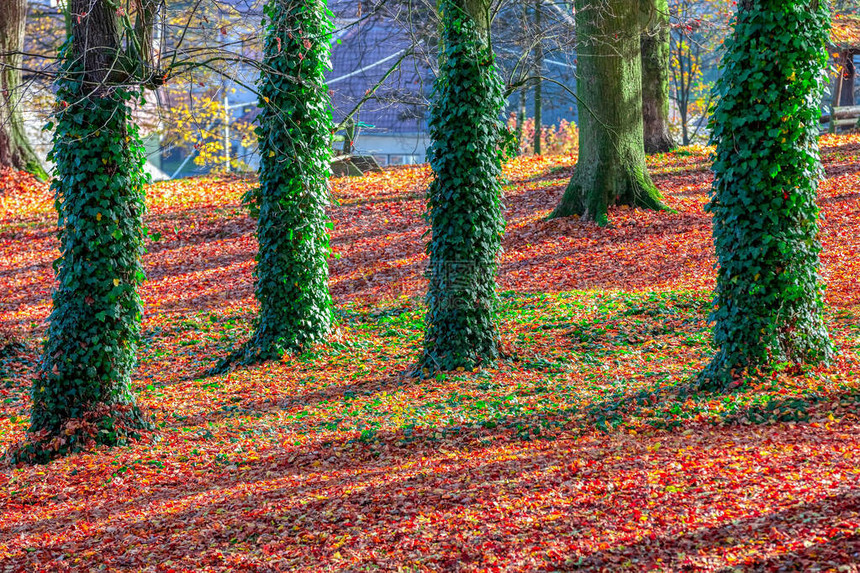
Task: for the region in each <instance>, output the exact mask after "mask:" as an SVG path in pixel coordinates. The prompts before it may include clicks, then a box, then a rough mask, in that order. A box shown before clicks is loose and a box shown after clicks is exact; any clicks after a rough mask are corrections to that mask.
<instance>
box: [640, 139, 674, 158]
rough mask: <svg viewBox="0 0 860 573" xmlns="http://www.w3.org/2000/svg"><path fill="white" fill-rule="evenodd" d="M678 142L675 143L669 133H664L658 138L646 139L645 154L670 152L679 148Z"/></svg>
mask: <svg viewBox="0 0 860 573" xmlns="http://www.w3.org/2000/svg"><path fill="white" fill-rule="evenodd" d="M677 147H678V144H677V143H675V142H674V141H673V140H672V138H671V137H670V136H669V135H664V136H663V137H660V138H657V139H646V140H645V154H646V155H655V154H657V153H669V152H670V151H672V150H674V149H677Z"/></svg>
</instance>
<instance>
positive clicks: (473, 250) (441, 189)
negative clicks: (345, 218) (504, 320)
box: [421, 0, 505, 371]
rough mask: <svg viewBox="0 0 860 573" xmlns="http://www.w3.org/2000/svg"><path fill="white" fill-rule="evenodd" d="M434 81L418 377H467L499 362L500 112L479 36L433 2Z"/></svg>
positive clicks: (462, 15) (482, 34) (455, 11)
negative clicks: (436, 23) (436, 38)
mask: <svg viewBox="0 0 860 573" xmlns="http://www.w3.org/2000/svg"><path fill="white" fill-rule="evenodd" d="M440 8H441V12H442V32H441V36H442V37H441V45H442V48H441V53H440V72H439V76H438V79H437V80H436V83H435V86H434V94H433V103H432V106H431V108H430V117H429V131H430V139H431V144H430V147H429V160H430V166H431V167H432V169H433V173H434V174H435V178H434V180H433V182H432V183H431V185H430V188H429V191H428V200H427V212H426V215H425V216H426V219H427V221H428V223H429V225H430V233H431V237H430V241H429V243H428V244H427V253H428V254H429V256H430V265H429V269H428V272H427V275H428V278H429V280H430V283H429V288H428V291H427V297H426V301H427V315H426V318H425V322H426V328H425V336H424V355H423V359H422V361H421V368H422V369H425V370H429V371H433V370H453V369H457V368H465V369H472V368H474V367H477V366H478V365H480V364H484V363H488V362H492V361H493V360H495V359H496V358H497V357H498V355H499V350H498V346H497V339H498V334H497V326H496V322H495V320H496V318H495V311H496V306H497V297H496V278H495V276H496V256H497V254H498V252H499V249H500V246H501V238H502V234H503V231H504V219H503V217H502V211H501V196H500V183H499V176H500V175H501V163H502V149H501V146H502V143H503V141H502V140H503V137H504V133H505V129H504V125H503V123H502V121H501V119H500V114H501V111H502V109H503V108H504V105H505V99H504V95H503V85H502V80H501V78H500V76H499V74H498V72H497V70H496V66H495V61H494V57H493V53H492V50H491V48H490V45H489V41H488V37H487V36H488V34H489V31H488V30H479V29H478V27H477V25H476V23H475V21H474V20H473V19H472V18H471V17H470V16H469V14H467V13H466V12H465V11H464V10H463V9H461V8H460V7H459V6H458V5H457V4H456V3H454V2H453V1H452V0H443V2H442V3H441V5H440Z"/></svg>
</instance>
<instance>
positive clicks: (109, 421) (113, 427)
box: [5, 404, 152, 465]
mask: <svg viewBox="0 0 860 573" xmlns="http://www.w3.org/2000/svg"><path fill="white" fill-rule="evenodd" d="M150 430H152V424H150V423H149V422H148V421H147V420H146V419H145V418H144V416H143V414H142V412H141V411H140V408H138V407H137V406H136V405H134V404H98V405H97V406H95V407H93V408H92V409H90V410H88V411H87V412H86V413H85V414H84V416H83V417H82V418H76V419H73V420H67V421H66V422H65V423H63V425H62V426H61V427H58V428H43V429H33V428H31V429H30V433H29V435H28V436H27V438H26V439H25V440H24V441H23V442H21V443H18V444H15V445H13V446H12V447H10V448H9V450H7V451H6V453H5V457H6V458H7V459H8V460H9V462H10V463H12V464H13V465H14V464H46V463H48V462H50V461H51V460H54V459H56V458H59V457H62V456H65V455H68V454H73V453H77V452H83V451H89V450H92V449H94V448H96V447H98V446H109V447H113V446H124V445H128V444H129V443H131V442H134V441H137V440H140V439H141V438H142V437H143V435H144V434H145V433H146V432H147V431H150Z"/></svg>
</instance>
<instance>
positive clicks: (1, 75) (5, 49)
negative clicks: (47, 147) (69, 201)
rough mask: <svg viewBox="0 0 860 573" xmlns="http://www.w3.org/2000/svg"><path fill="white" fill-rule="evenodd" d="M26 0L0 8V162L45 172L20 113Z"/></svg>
mask: <svg viewBox="0 0 860 573" xmlns="http://www.w3.org/2000/svg"><path fill="white" fill-rule="evenodd" d="M26 21H27V0H3V7H2V8H0V166H4V167H12V168H15V169H20V170H24V171H29V172H30V173H33V174H34V175H39V176H41V177H44V176H45V171H44V170H43V169H42V165H41V162H40V161H39V158H38V157H37V156H36V153H35V152H34V151H33V148H32V146H31V145H30V142H29V141H28V140H27V135H26V133H25V132H24V121H23V119H22V117H21V109H20V104H21V61H22V56H21V52H22V51H23V50H24V25H25V23H26Z"/></svg>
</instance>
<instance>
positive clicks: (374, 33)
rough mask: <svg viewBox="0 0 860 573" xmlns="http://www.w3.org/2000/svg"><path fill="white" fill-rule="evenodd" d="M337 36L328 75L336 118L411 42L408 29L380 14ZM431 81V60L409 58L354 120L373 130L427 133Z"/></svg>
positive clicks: (373, 82) (353, 103)
mask: <svg viewBox="0 0 860 573" xmlns="http://www.w3.org/2000/svg"><path fill="white" fill-rule="evenodd" d="M339 40H340V44H335V45H333V46H332V57H331V59H332V70H331V71H330V72H329V73H328V74H326V80H327V82H328V85H329V89H331V91H332V96H333V97H332V104H333V107H334V120H335V122H339V121H340V120H341V119H342V118H343V117H344V116H346V114H348V113H349V112H350V111H352V109H353V108H354V107H355V106H356V105H357V104H358V102H360V101H361V99H362V98H363V97H364V96H365V94H366V93H368V91H369V90H372V89H373V88H374V87H375V86H376V84H377V83H378V82H379V81H380V80H381V79H382V78H383V76H385V74H386V72H388V71H389V70H390V69H391V68H392V66H394V65H395V64H396V63H397V61H398V60H399V59H400V58H401V56H402V55H403V54H404V53H405V52H406V51H407V50H408V49H409V48H410V47H411V46H412V42H411V41H410V37H409V34H408V33H407V32H406V31H405V30H403V29H402V28H401V27H400V26H399V25H397V24H396V23H392V22H391V21H386V20H384V19H381V18H380V19H370V20H368V21H363V22H361V23H359V24H358V25H355V26H353V27H351V28H349V29H348V30H347V31H346V33H344V34H343V35H341V36H340V38H339ZM432 83H433V73H432V71H431V69H430V67H429V65H428V63H427V62H426V61H424V60H422V58H421V57H420V56H414V55H413V56H407V57H406V58H405V59H403V61H402V62H401V63H400V66H399V67H398V69H397V70H395V71H394V72H393V73H392V74H391V75H390V76H389V77H388V78H387V79H386V81H385V82H384V83H383V85H382V86H381V87H380V88H379V89H378V90H377V91H376V92H375V93H374V94H373V96H372V97H371V98H370V99H369V100H368V101H366V102H365V103H364V104H363V105H362V107H361V110H360V111H359V113H358V114H357V116H356V118H357V120H358V121H360V122H362V123H365V124H370V125H372V126H374V129H372V130H371V131H373V132H374V133H392V134H394V133H397V134H403V133H417V132H421V131H424V129H425V128H424V126H425V112H426V109H425V104H426V96H427V94H428V93H429V91H430V88H431V87H432Z"/></svg>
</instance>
